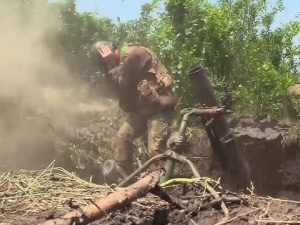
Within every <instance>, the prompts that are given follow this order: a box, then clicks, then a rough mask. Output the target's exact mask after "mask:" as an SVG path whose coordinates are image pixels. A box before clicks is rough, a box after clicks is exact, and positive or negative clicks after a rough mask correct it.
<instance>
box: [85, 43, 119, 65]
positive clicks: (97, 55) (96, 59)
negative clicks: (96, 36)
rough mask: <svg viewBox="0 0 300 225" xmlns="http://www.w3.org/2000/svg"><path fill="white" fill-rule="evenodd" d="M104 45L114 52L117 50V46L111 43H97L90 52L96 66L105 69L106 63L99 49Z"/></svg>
mask: <svg viewBox="0 0 300 225" xmlns="http://www.w3.org/2000/svg"><path fill="white" fill-rule="evenodd" d="M102 45H107V46H108V47H109V48H110V49H111V50H112V51H114V49H115V45H114V44H113V43H112V42H110V41H97V42H95V43H94V44H93V45H92V48H91V51H90V52H89V57H90V59H91V61H92V63H93V64H94V65H95V66H98V67H100V68H105V63H104V61H103V59H102V57H101V55H100V53H99V48H100V47H101V46H102Z"/></svg>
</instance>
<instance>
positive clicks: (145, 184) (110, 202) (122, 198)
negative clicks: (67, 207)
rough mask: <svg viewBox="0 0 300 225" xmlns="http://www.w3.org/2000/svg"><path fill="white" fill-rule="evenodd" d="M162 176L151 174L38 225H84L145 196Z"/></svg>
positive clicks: (160, 174) (155, 173) (157, 173)
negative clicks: (93, 201)
mask: <svg viewBox="0 0 300 225" xmlns="http://www.w3.org/2000/svg"><path fill="white" fill-rule="evenodd" d="M162 175H163V174H162V172H157V171H156V172H152V173H150V174H149V175H147V176H146V177H144V178H142V179H140V180H139V181H138V182H136V183H134V184H132V185H131V186H129V187H127V188H124V189H123V190H119V191H117V192H114V193H112V194H110V195H108V196H107V197H106V198H104V199H101V200H99V201H97V202H95V203H93V204H91V205H88V206H85V207H82V208H79V209H77V210H74V211H71V212H69V213H67V214H65V215H64V216H62V217H60V218H57V219H53V220H48V221H46V222H45V223H41V224H40V225H71V224H78V225H79V224H81V225H85V224H88V223H90V222H93V221H95V220H97V219H99V218H101V217H103V216H105V215H107V214H108V213H110V212H112V211H115V210H118V209H122V208H124V207H126V206H127V205H128V204H129V203H131V202H133V201H135V200H136V199H137V198H140V197H143V196H145V195H146V194H147V193H148V192H149V190H151V189H152V188H154V187H155V186H156V185H157V184H158V183H159V180H160V177H161V176H162Z"/></svg>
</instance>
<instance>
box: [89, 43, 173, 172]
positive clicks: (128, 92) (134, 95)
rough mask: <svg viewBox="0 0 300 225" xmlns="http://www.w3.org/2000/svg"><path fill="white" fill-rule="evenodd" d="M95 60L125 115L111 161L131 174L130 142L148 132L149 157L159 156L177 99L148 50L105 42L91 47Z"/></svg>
mask: <svg viewBox="0 0 300 225" xmlns="http://www.w3.org/2000/svg"><path fill="white" fill-rule="evenodd" d="M93 52H94V58H95V57H96V60H97V62H98V65H99V66H100V67H101V68H102V72H104V73H105V74H106V77H107V78H108V79H109V81H110V82H111V83H112V84H113V86H114V88H115V90H116V92H117V94H118V97H119V106H120V108H121V109H122V110H123V111H125V112H126V113H128V116H127V118H126V121H125V122H124V123H123V125H122V126H121V128H120V129H119V131H118V133H117V135H116V137H115V139H114V145H115V146H114V148H115V152H114V160H115V162H116V163H117V165H118V168H121V169H122V172H125V174H126V175H129V174H131V173H132V172H133V141H134V140H135V139H136V138H138V137H140V136H141V135H143V133H145V132H146V131H148V157H149V158H151V157H153V156H155V155H157V154H160V153H162V152H163V151H164V150H165V148H166V141H167V138H168V137H169V135H170V126H171V122H172V120H173V112H174V108H175V105H176V103H177V98H176V96H175V94H174V92H173V91H172V84H173V80H172V78H171V77H170V75H169V72H168V71H167V69H166V68H165V67H164V65H163V64H162V63H161V61H160V60H159V59H158V58H157V56H156V55H155V54H154V53H153V52H152V51H151V50H149V49H148V48H146V47H143V46H140V45H138V44H133V43H126V42H125V43H122V44H120V45H119V46H115V45H113V44H112V43H111V42H108V41H99V42H97V43H95V44H94V45H93Z"/></svg>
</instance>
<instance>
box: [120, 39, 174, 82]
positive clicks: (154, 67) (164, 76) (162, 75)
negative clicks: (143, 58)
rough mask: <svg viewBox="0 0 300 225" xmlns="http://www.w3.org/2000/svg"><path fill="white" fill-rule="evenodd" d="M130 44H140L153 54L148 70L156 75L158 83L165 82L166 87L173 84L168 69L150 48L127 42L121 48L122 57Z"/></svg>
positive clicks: (135, 44)
mask: <svg viewBox="0 0 300 225" xmlns="http://www.w3.org/2000/svg"><path fill="white" fill-rule="evenodd" d="M130 46H138V47H140V48H142V49H144V50H146V51H147V52H148V54H149V55H151V58H152V62H151V66H150V69H148V70H147V71H146V72H148V73H151V74H154V75H155V76H156V79H157V82H158V85H160V84H163V85H164V87H165V88H168V87H170V86H171V85H172V83H173V79H172V77H171V76H170V75H169V72H168V70H167V69H166V67H165V66H164V65H163V64H162V63H161V61H160V60H159V59H158V58H157V56H156V55H155V54H154V53H153V52H152V51H151V50H150V49H148V48H146V47H143V46H141V45H139V44H137V43H125V44H124V45H123V46H122V48H121V50H120V57H122V55H123V54H124V52H125V50H126V49H127V48H128V47H130Z"/></svg>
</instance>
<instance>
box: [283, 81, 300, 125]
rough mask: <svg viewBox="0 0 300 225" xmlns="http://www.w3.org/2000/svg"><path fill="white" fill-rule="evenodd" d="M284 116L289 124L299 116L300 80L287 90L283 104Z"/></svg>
mask: <svg viewBox="0 0 300 225" xmlns="http://www.w3.org/2000/svg"><path fill="white" fill-rule="evenodd" d="M284 114H285V116H286V117H287V119H288V120H289V121H290V122H295V121H297V120H298V119H299V116H300V78H299V79H298V81H297V82H296V83H295V84H294V85H293V86H291V87H290V88H289V89H288V92H287V96H286V98H285V104H284Z"/></svg>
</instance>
